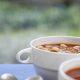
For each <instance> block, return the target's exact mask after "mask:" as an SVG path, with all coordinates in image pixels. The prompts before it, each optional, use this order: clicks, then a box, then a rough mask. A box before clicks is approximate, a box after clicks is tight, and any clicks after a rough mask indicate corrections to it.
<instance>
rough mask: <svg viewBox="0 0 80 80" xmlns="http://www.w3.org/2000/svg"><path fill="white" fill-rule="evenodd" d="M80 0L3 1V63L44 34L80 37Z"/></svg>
mask: <svg viewBox="0 0 80 80" xmlns="http://www.w3.org/2000/svg"><path fill="white" fill-rule="evenodd" d="M79 2H80V0H57V1H56V0H50V1H49V0H41V2H40V0H38V1H37V0H0V63H2V64H4V63H5V64H7V63H18V62H17V60H16V57H15V56H16V53H17V52H18V51H20V50H21V49H24V48H26V47H29V42H30V41H31V40H32V39H34V38H37V37H42V36H61V35H64V36H65V35H69V36H80V6H79V5H80V3H79Z"/></svg>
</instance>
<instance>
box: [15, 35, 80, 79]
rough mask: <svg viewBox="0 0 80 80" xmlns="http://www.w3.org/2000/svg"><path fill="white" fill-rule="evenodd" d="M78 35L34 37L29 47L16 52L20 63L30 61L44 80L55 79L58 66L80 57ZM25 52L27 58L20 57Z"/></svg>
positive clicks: (79, 38) (79, 39)
mask: <svg viewBox="0 0 80 80" xmlns="http://www.w3.org/2000/svg"><path fill="white" fill-rule="evenodd" d="M79 52H80V37H71V36H65V37H64V36H48V37H40V38H37V39H34V40H32V41H31V42H30V47H29V48H26V49H23V50H21V51H20V52H18V53H17V55H16V58H17V60H18V61H19V62H21V63H31V64H33V65H34V67H35V70H36V72H37V73H38V74H39V75H41V76H42V77H43V78H44V80H53V79H54V80H57V72H58V69H59V66H60V65H61V64H62V63H63V62H64V61H66V60H69V59H72V58H80V54H79ZM23 54H26V57H27V59H26V60H22V59H21V57H22V55H23Z"/></svg>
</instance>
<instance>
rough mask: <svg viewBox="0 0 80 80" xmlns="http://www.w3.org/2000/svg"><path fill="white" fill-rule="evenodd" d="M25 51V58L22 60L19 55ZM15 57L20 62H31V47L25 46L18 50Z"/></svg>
mask: <svg viewBox="0 0 80 80" xmlns="http://www.w3.org/2000/svg"><path fill="white" fill-rule="evenodd" d="M25 53H26V54H27V59H25V60H22V59H21V56H22V55H23V54H25ZM16 59H17V60H18V61H19V62H21V63H27V64H31V63H32V58H31V48H26V49H23V50H21V51H20V52H18V53H17V54H16Z"/></svg>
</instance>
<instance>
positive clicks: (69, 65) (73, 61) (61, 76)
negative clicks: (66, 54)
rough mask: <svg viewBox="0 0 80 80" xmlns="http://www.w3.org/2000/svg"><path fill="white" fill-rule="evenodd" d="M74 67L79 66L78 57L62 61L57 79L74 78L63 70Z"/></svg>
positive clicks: (79, 59) (67, 79) (79, 60)
mask: <svg viewBox="0 0 80 80" xmlns="http://www.w3.org/2000/svg"><path fill="white" fill-rule="evenodd" d="M75 67H80V58H75V59H71V60H68V61H65V62H64V63H62V64H61V66H60V68H59V80H74V79H73V78H72V77H70V76H68V75H67V74H66V73H65V72H66V71H67V70H70V69H73V68H75Z"/></svg>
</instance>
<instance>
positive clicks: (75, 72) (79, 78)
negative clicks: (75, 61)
mask: <svg viewBox="0 0 80 80" xmlns="http://www.w3.org/2000/svg"><path fill="white" fill-rule="evenodd" d="M65 73H66V74H67V75H68V76H70V77H72V78H73V79H75V80H80V67H76V68H73V69H70V70H68V71H66V72H65Z"/></svg>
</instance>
